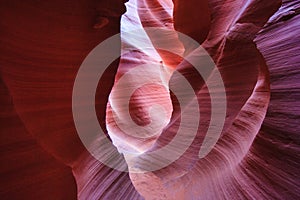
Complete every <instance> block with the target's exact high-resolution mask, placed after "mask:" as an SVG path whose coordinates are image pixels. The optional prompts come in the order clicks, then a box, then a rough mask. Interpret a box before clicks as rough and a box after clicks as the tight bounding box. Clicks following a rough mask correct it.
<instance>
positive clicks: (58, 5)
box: [0, 0, 300, 200]
mask: <svg viewBox="0 0 300 200" xmlns="http://www.w3.org/2000/svg"><path fill="white" fill-rule="evenodd" d="M124 2H125V1H122V0H114V1H113V2H112V1H110V2H108V1H107V2H106V1H99V2H94V1H78V2H73V1H58V0H57V1H51V2H50V1H49V2H38V3H37V2H34V1H32V2H26V3H20V2H17V1H10V2H6V3H3V5H1V6H0V26H1V31H0V38H1V39H0V40H1V46H0V52H1V54H0V58H1V63H0V66H1V67H0V68H1V82H0V86H1V87H0V91H1V99H0V102H1V105H4V108H5V109H1V111H0V112H1V115H0V130H1V146H0V148H1V156H0V159H1V160H0V162H1V163H5V164H3V165H2V166H1V167H0V172H1V174H2V175H1V185H0V186H1V188H2V190H1V192H0V193H1V198H3V199H20V198H23V199H26V198H29V199H37V198H39V199H74V198H76V197H77V198H78V199H176V200H177V199H179V200H180V199H299V198H300V197H299V190H300V189H299V187H300V186H299V179H300V172H299V167H300V164H299V155H300V152H299V151H300V148H299V143H300V141H299V132H300V130H299V125H298V124H299V115H300V113H299V110H300V108H299V106H298V105H299V103H298V99H299V87H300V85H299V74H300V73H299V67H298V66H299V64H300V57H299V50H300V49H299V45H298V44H299V43H300V39H299V36H298V35H299V32H300V29H299V25H300V24H299V20H300V18H299V9H300V7H299V4H300V2H298V1H284V2H283V5H282V6H281V7H280V3H281V2H280V1H277V0H276V1H269V0H249V1H215V0H211V1H199V0H193V1H183V0H182V1H181V0H174V1H171V0H130V1H129V2H128V3H127V4H126V7H127V12H126V13H125V14H124V15H123V17H122V19H121V18H120V17H121V15H122V14H123V13H124V12H125V7H124ZM173 4H174V5H173ZM112 5H113V6H112ZM173 7H174V9H173ZM279 7H280V8H279ZM173 16H174V17H173ZM120 27H121V38H120V39H121V42H120V45H119V48H120V50H121V51H122V52H126V53H125V54H123V55H122V56H121V58H120V60H116V61H115V62H114V63H112V64H111V65H110V66H109V67H108V68H107V70H106V71H105V73H104V75H103V76H102V77H101V79H100V81H99V85H98V88H97V92H96V95H95V110H96V112H97V117H98V120H99V124H100V125H101V127H102V128H103V129H104V130H105V133H107V136H108V137H109V138H110V139H111V141H112V144H113V145H114V146H115V147H116V148H117V150H118V151H119V152H120V153H122V154H123V155H124V159H123V161H122V162H121V165H125V167H126V166H127V165H128V168H129V172H120V171H118V170H115V169H113V168H110V167H107V166H106V165H105V164H103V163H101V162H100V161H99V160H97V159H95V158H94V157H93V156H92V155H91V154H90V152H88V151H87V150H86V148H85V147H84V146H83V145H82V143H81V141H80V138H79V137H78V135H77V132H76V128H75V125H74V121H73V116H72V90H73V84H74V80H75V78H76V74H77V71H78V69H79V67H80V65H81V63H82V61H83V60H84V59H85V57H86V56H87V54H88V53H89V52H90V51H91V50H92V49H93V48H94V47H95V46H96V45H98V44H99V43H101V42H102V41H104V40H105V39H107V38H108V37H110V36H112V35H115V34H117V33H119V32H120ZM148 27H155V28H157V29H160V28H164V29H167V30H174V28H175V29H176V30H177V31H179V32H182V33H184V34H186V35H188V36H189V37H191V38H192V39H194V40H195V41H197V42H198V43H200V44H201V45H202V47H203V48H204V49H205V50H206V51H207V52H208V53H209V55H210V56H211V57H212V59H213V61H214V63H215V65H216V67H217V69H218V71H219V73H220V74H221V76H222V80H223V84H224V88H225V91H226V113H225V114H226V115H225V121H224V127H223V129H222V132H221V134H220V138H219V139H218V142H217V143H216V144H215V145H214V146H213V148H212V150H211V151H209V152H208V154H207V155H206V154H205V155H204V156H203V157H201V156H200V158H199V152H201V146H203V144H205V142H206V140H205V138H206V136H207V135H210V134H208V132H209V130H210V123H211V121H212V120H211V119H213V118H212V116H213V109H212V106H211V105H212V102H214V101H216V102H222V103H224V102H223V101H221V100H220V96H218V95H216V94H219V93H220V90H221V88H222V87H221V86H220V85H218V82H217V81H216V70H214V71H212V72H211V74H210V78H209V79H208V80H204V78H203V77H201V75H199V74H197V71H196V70H195V68H194V67H192V66H191V63H189V62H187V61H186V60H183V59H182V58H183V57H186V56H190V57H198V55H199V47H198V46H197V45H193V44H191V43H187V42H185V40H184V39H183V37H181V36H180V35H177V34H176V32H173V33H171V34H170V35H168V38H169V40H162V38H164V37H158V36H157V35H156V34H153V32H151V31H150V32H149V31H147V28H148ZM134 29H140V30H145V32H144V33H143V35H140V34H139V35H136V37H132V36H130V35H127V34H126V33H128V32H130V31H132V30H134ZM129 36H130V37H129ZM136 38H139V39H140V40H138V41H140V42H141V43H142V44H144V43H145V44H147V45H146V46H147V47H151V48H150V49H145V48H142V46H143V45H142V44H141V43H137V42H136V41H137V40H136ZM163 43H166V44H167V45H168V46H169V47H171V48H172V52H171V53H170V52H166V51H164V50H162V49H159V48H158V47H160V45H162V44H163ZM128 49H130V50H129V51H127V50H128ZM176 54H177V55H176ZM178 72H179V74H181V75H182V77H184V79H185V80H187V81H188V82H189V83H190V85H191V87H192V88H193V90H194V93H195V95H194V100H196V102H197V103H198V104H192V103H191V104H186V106H183V107H180V106H179V104H180V102H181V101H182V99H181V98H179V97H178V96H175V95H174V94H173V93H170V91H169V89H170V88H171V87H174V88H180V87H182V82H181V79H180V77H181V76H177V75H176V73H178ZM208 83H210V84H212V86H213V87H212V88H213V89H212V90H209V89H208V87H207V84H208ZM185 101H186V102H189V101H191V102H192V99H189V98H187V99H185ZM84 103H85V102H82V105H83V106H84ZM198 105H199V106H198ZM222 105H223V104H220V106H222ZM198 109H199V110H200V112H199V113H198V114H200V120H199V121H197V122H196V123H195V119H197V118H196V115H188V116H187V118H183V117H184V113H189V111H190V110H192V111H193V110H194V111H195V110H196V111H197V110H198ZM89 117H90V116H86V126H87V127H88V126H89V120H90V118H89ZM218 119H219V118H218ZM184 120H186V121H184ZM182 122H184V123H182ZM214 123H216V126H217V124H218V121H217V122H214ZM195 125H196V128H197V127H198V128H197V129H196V132H195V135H193V134H192V133H190V132H189V131H186V133H185V135H184V136H185V137H186V138H184V139H187V140H188V139H189V138H192V140H191V144H189V146H188V148H187V149H186V150H185V151H183V152H182V153H180V156H179V157H178V158H177V159H176V160H173V162H172V163H170V164H168V165H167V166H165V167H163V168H158V169H157V170H149V169H153V167H154V168H155V166H159V164H161V163H165V162H166V160H164V159H167V158H168V157H166V155H164V156H162V158H163V160H162V161H159V157H155V158H154V157H152V154H151V152H156V151H158V150H159V149H161V148H164V147H166V146H168V145H169V144H170V143H171V141H172V139H174V138H175V137H176V134H177V133H178V131H179V130H180V128H182V127H184V128H186V129H185V130H188V129H189V128H190V129H192V128H193V127H194V126H195ZM216 126H213V127H216ZM87 134H88V133H87ZM100 139H101V138H100ZM100 139H99V138H91V140H90V144H89V147H90V148H91V149H94V150H95V151H97V149H98V148H99V143H98V142H99V141H100ZM184 139H183V140H180V141H178V142H177V143H175V147H173V148H170V149H169V150H170V152H169V153H171V154H176V153H177V152H180V150H182V148H181V147H183V146H184V145H185V144H186V141H185V140H184ZM210 140H214V138H210ZM113 145H111V146H112V147H114V146H113ZM132 155H135V156H132ZM170 157H172V156H170ZM104 159H106V160H109V159H114V157H113V154H111V153H110V152H107V154H106V156H105V158H104ZM149 161H150V162H149Z"/></svg>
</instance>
